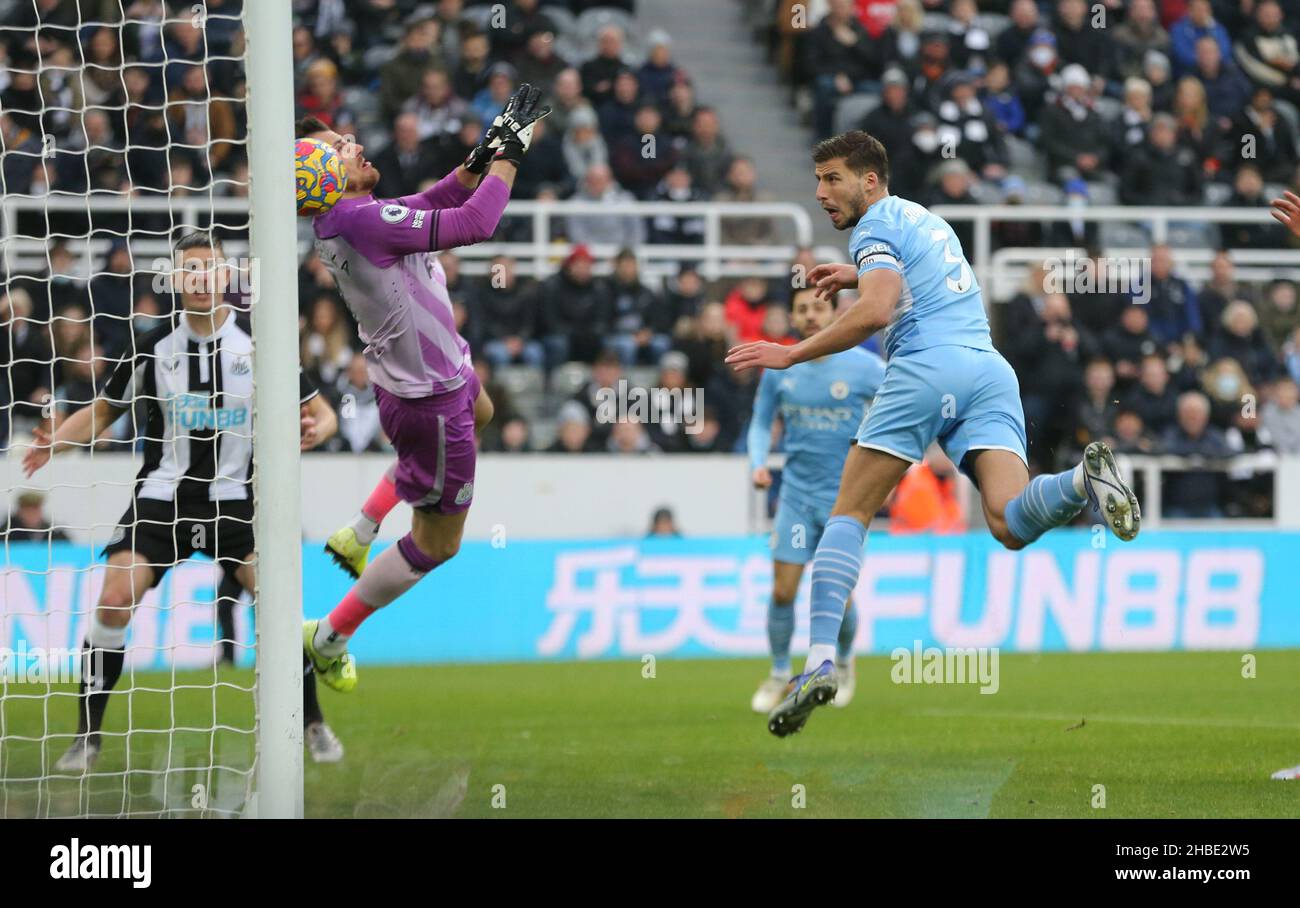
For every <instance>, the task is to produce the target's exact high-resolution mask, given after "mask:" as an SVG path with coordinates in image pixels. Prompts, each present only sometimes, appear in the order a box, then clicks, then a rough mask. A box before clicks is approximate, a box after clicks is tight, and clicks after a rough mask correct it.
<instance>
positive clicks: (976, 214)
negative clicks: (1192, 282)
mask: <svg viewBox="0 0 1300 908" xmlns="http://www.w3.org/2000/svg"><path fill="white" fill-rule="evenodd" d="M931 211H933V212H934V213H935V214H937V215H939V217H941V218H943V219H944V220H946V221H949V222H951V223H960V224H972V225H974V228H975V250H974V252H975V254H974V257H973V259H972V261H971V266H972V267H973V268H974V269H975V276H976V277H977V278H978V280H979V282H980V285H981V286H983V287H987V288H990V290H993V288H1005V287H1006V285H1007V282H1008V279H1009V278H1010V279H1011V280H1014V279H1015V278H1016V277H1021V278H1023V275H1024V272H1023V271H1020V272H1019V274H1016V273H1015V272H1013V273H1012V274H1011V275H1010V276H1009V278H1008V275H1006V274H1002V275H999V273H998V270H997V268H998V265H999V264H1002V265H1004V266H1005V265H1006V264H1007V262H1008V260H1009V256H1008V257H1004V258H1003V259H1002V260H1001V262H1000V263H999V262H998V261H997V260H995V255H994V253H993V230H992V227H993V224H994V223H996V222H1008V223H1030V224H1033V223H1037V224H1043V225H1047V224H1055V223H1064V222H1069V221H1082V222H1084V223H1087V224H1106V223H1125V224H1135V225H1142V226H1144V227H1145V228H1146V230H1147V231H1148V233H1149V234H1150V236H1151V241H1152V242H1153V243H1163V242H1165V241H1167V240H1168V239H1169V225H1170V224H1180V223H1182V224H1276V223H1277V222H1276V221H1274V220H1273V218H1272V216H1271V215H1269V213H1268V209H1267V208H1205V207H1199V206H1198V207H1177V206H1170V207H1163V208H1148V207H1136V206H1124V205H1099V206H1097V207H1095V208H1082V209H1079V210H1077V211H1076V210H1074V209H1067V208H1063V207H1061V206H1057V205H936V206H934V207H933V208H931ZM999 251H1000V252H1003V251H1006V250H999ZM1135 251H1140V254H1141V255H1142V256H1146V255H1149V254H1150V250H1149V248H1147V249H1142V250H1129V249H1126V250H1110V249H1106V250H1103V252H1104V253H1105V254H1106V255H1115V256H1119V255H1124V254H1125V253H1127V254H1128V255H1131V254H1132V253H1133V252H1135ZM1171 251H1172V253H1173V256H1174V259H1175V261H1177V262H1179V263H1180V264H1181V263H1182V261H1183V259H1184V258H1188V259H1197V258H1198V257H1199V256H1200V255H1202V254H1204V253H1205V252H1207V251H1208V253H1209V255H1210V257H1213V253H1214V250H1212V249H1211V250H1198V249H1185V248H1181V249H1180V248H1174V249H1172V250H1171ZM1061 252H1063V250H1060V249H1042V250H1039V251H1038V253H1037V256H1038V258H1039V260H1041V259H1042V258H1043V257H1044V256H1046V255H1049V254H1053V253H1061ZM1126 257H1128V256H1126ZM1267 257H1271V258H1272V262H1273V265H1274V269H1273V270H1274V272H1278V271H1279V269H1284V270H1285V271H1286V272H1287V273H1300V249H1282V248H1279V249H1276V250H1272V249H1270V250H1250V251H1247V250H1237V251H1234V253H1233V259H1234V261H1249V262H1250V263H1251V264H1252V265H1263V264H1265V263H1266V262H1267ZM1024 260H1025V261H1026V262H1027V261H1029V260H1030V258H1029V257H1028V256H1027V257H1026V258H1025V259H1024ZM1202 273H1206V272H1202ZM1016 289H1018V287H1017V288H1016ZM1004 298H1005V295H997V294H991V300H992V299H1004ZM991 300H990V301H991Z"/></svg>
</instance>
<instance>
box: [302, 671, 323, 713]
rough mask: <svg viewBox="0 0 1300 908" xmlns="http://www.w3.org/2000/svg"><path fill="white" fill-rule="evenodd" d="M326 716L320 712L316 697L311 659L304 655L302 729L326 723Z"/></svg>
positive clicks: (314, 674) (318, 701) (314, 676)
mask: <svg viewBox="0 0 1300 908" xmlns="http://www.w3.org/2000/svg"><path fill="white" fill-rule="evenodd" d="M324 721H325V714H324V713H322V712H321V711H320V700H319V698H317V696H316V672H314V671H313V670H312V667H311V659H309V658H307V654H306V653H303V654H302V727H303V728H306V727H307V726H308V725H311V724H313V723H315V722H324Z"/></svg>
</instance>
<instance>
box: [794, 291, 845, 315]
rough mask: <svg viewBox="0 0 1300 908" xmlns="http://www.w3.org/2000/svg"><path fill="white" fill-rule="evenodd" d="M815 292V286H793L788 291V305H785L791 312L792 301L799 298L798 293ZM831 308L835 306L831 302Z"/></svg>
mask: <svg viewBox="0 0 1300 908" xmlns="http://www.w3.org/2000/svg"><path fill="white" fill-rule="evenodd" d="M816 292H817V288H816V287H808V286H804V287H795V288H793V289H791V291H790V303H789V305H788V306H787V308H788V309H789V310H790V311H791V312H793V311H794V303H795V300H797V299H798V298H799V295H800V294H803V293H816ZM818 298H819V299H820V297H818ZM831 308H832V309H833V308H835V306H834V304H833V303H832V304H831Z"/></svg>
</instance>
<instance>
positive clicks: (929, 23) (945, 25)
mask: <svg viewBox="0 0 1300 908" xmlns="http://www.w3.org/2000/svg"><path fill="white" fill-rule="evenodd" d="M956 24H957V20H955V19H953V17H952V16H947V15H944V14H943V13H926V14H925V17H924V18H923V19H922V20H921V31H922V32H943V33H944V34H945V35H947V34H950V33H951V32H952V28H953V26H954V25H956Z"/></svg>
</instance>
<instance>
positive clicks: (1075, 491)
mask: <svg viewBox="0 0 1300 908" xmlns="http://www.w3.org/2000/svg"><path fill="white" fill-rule="evenodd" d="M1080 466H1082V465H1080ZM1087 501H1088V498H1087V495H1086V494H1085V493H1084V491H1083V471H1082V469H1080V467H1075V468H1074V469H1073V470H1066V471H1065V472H1064V473H1055V474H1051V475H1043V476H1035V477H1034V478H1033V479H1031V480H1029V485H1027V486H1025V487H1024V489H1022V490H1021V492H1020V494H1019V495H1017V496H1016V497H1015V498H1013V499H1011V501H1010V503H1008V504H1007V515H1006V516H1007V529H1009V530H1010V531H1011V534H1012V535H1013V536H1015V537H1016V538H1017V539H1019V540H1020V541H1021V542H1024V543H1030V542H1033V541H1034V540H1035V539H1037V538H1038V537H1039V536H1041V535H1043V534H1044V533H1046V532H1047V531H1048V530H1050V529H1052V528H1053V527H1059V526H1063V525H1065V524H1067V523H1069V522H1070V521H1071V520H1073V519H1074V518H1075V517H1076V516H1078V514H1079V512H1080V511H1082V510H1083V506H1084V504H1086V503H1087Z"/></svg>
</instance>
